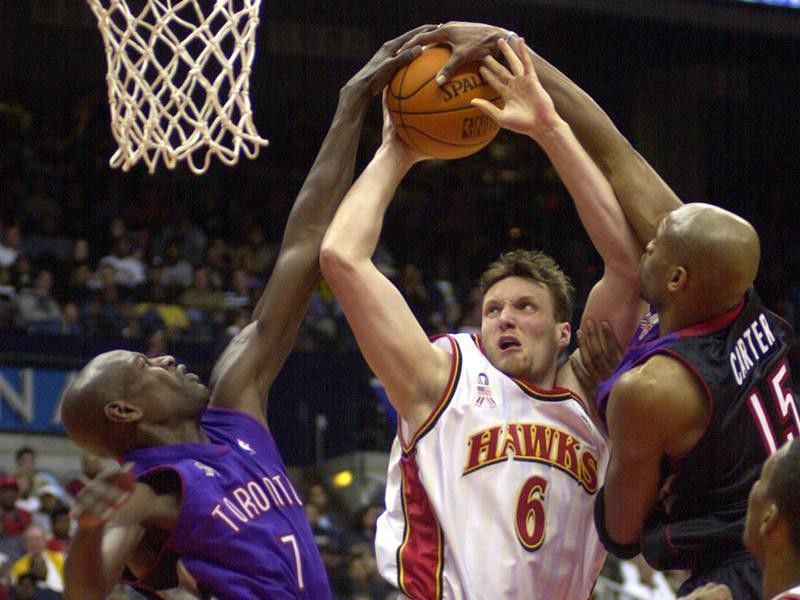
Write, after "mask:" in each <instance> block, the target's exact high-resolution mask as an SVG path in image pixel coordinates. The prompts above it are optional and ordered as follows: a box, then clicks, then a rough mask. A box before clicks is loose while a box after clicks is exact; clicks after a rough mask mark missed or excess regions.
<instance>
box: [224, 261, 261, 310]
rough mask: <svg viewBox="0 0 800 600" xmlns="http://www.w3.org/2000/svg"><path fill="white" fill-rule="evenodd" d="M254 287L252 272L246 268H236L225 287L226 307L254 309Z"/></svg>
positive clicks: (229, 308) (230, 308) (228, 308)
mask: <svg viewBox="0 0 800 600" xmlns="http://www.w3.org/2000/svg"><path fill="white" fill-rule="evenodd" d="M253 288H254V281H253V278H252V277H251V276H250V273H248V272H247V271H246V270H244V269H235V270H234V271H233V273H232V274H231V279H230V282H229V283H228V287H227V288H226V289H225V308H226V309H227V310H246V311H248V312H250V311H251V310H252V309H253Z"/></svg>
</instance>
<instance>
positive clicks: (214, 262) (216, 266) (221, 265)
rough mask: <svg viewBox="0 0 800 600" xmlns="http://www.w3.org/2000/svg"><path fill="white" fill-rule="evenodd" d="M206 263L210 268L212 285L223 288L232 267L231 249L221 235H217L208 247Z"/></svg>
mask: <svg viewBox="0 0 800 600" xmlns="http://www.w3.org/2000/svg"><path fill="white" fill-rule="evenodd" d="M205 264H206V265H208V268H209V277H210V279H211V286H212V287H213V288H215V289H222V288H223V287H224V285H225V281H227V279H228V276H229V274H230V272H231V268H232V257H231V249H230V247H229V246H228V242H226V241H225V240H224V239H223V238H221V237H215V238H214V240H213V241H212V242H211V244H210V245H209V247H208V248H207V249H206V254H205Z"/></svg>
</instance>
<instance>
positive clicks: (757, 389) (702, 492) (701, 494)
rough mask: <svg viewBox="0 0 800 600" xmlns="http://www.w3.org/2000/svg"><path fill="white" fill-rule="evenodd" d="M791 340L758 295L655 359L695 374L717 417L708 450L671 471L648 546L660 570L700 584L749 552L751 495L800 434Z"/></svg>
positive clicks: (669, 466)
mask: <svg viewBox="0 0 800 600" xmlns="http://www.w3.org/2000/svg"><path fill="white" fill-rule="evenodd" d="M693 333H694V335H693ZM792 338H793V336H792V331H791V328H790V327H789V325H788V324H787V323H786V322H784V321H783V320H782V319H780V318H779V317H778V316H776V315H775V314H773V313H771V312H770V311H768V310H767V309H766V308H764V306H763V305H762V304H761V302H760V300H759V298H758V296H757V294H756V293H755V291H754V290H750V291H749V292H748V293H747V297H746V299H745V301H744V303H743V304H742V305H741V306H740V307H739V308H738V309H736V310H734V311H732V312H731V313H728V314H727V315H724V316H723V317H720V318H718V319H714V320H713V322H711V323H707V324H703V325H701V326H700V327H692V328H691V330H685V331H684V332H680V333H678V335H675V336H674V338H673V340H672V341H671V342H669V343H667V344H665V345H663V346H660V347H658V348H657V349H655V350H654V352H653V353H652V354H656V353H660V354H667V355H669V356H672V357H673V358H676V359H678V360H680V361H681V362H682V363H683V364H684V365H686V367H688V368H689V369H690V370H691V371H692V372H694V373H695V374H696V376H697V378H698V379H699V380H700V381H701V382H702V383H703V386H704V387H705V389H706V393H707V395H708V399H709V407H710V411H709V417H708V423H707V427H706V431H705V433H704V434H703V436H702V437H701V438H700V440H699V442H698V443H697V444H696V445H695V446H694V448H692V450H690V451H689V452H688V453H687V454H685V455H684V456H681V457H679V458H675V459H672V460H670V461H667V462H665V464H664V465H663V470H664V478H663V480H662V481H663V482H664V483H663V488H662V490H661V494H660V501H659V503H658V506H657V509H656V510H655V511H654V513H653V514H652V515H651V517H650V519H649V520H648V522H647V523H646V524H645V528H644V531H643V533H642V538H641V548H642V553H643V554H644V556H645V558H646V559H647V562H648V563H650V564H651V565H653V566H654V567H656V568H658V569H690V570H691V571H692V573H693V574H699V573H702V572H704V571H707V570H708V569H711V568H714V567H715V566H716V565H719V564H720V563H721V562H722V561H724V560H726V559H727V558H728V557H731V556H732V555H735V554H738V553H740V552H741V553H743V552H744V548H743V543H742V533H743V530H744V521H745V514H746V512H747V498H748V494H749V491H750V488H751V487H752V485H753V483H755V481H756V480H757V479H758V476H759V471H760V469H761V465H762V463H763V462H764V461H765V460H766V458H767V456H768V455H769V454H770V453H771V452H774V451H775V450H776V449H777V448H778V447H780V445H781V444H782V443H783V441H785V440H786V439H788V438H789V437H796V436H797V435H798V434H799V433H800V417H799V416H798V402H797V400H796V398H795V397H794V395H793V393H792V381H791V369H790V367H789V364H788V354H789V350H790V345H791V343H792ZM652 354H650V356H652ZM638 362H641V360H640V361H638Z"/></svg>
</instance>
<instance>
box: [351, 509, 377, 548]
mask: <svg viewBox="0 0 800 600" xmlns="http://www.w3.org/2000/svg"><path fill="white" fill-rule="evenodd" d="M384 510H385V507H384V505H383V504H381V503H377V502H375V503H370V504H367V505H366V506H364V507H362V508H360V509H359V510H358V511H356V514H355V517H354V518H353V526H352V527H351V528H350V531H349V532H348V538H349V545H350V546H355V545H357V544H365V545H366V546H367V547H368V548H372V547H373V545H374V544H375V527H376V525H377V522H378V517H379V516H380V515H381V513H382V512H383V511H384Z"/></svg>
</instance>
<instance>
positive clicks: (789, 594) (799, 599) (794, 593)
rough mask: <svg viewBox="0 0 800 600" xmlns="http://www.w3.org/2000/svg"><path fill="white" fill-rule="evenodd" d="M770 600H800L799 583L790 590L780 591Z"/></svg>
mask: <svg viewBox="0 0 800 600" xmlns="http://www.w3.org/2000/svg"><path fill="white" fill-rule="evenodd" d="M772 600H800V585H797V586H795V587H793V588H792V589H790V590H786V591H785V592H781V593H780V594H778V595H777V596H775V597H774V598H773V599H772Z"/></svg>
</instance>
